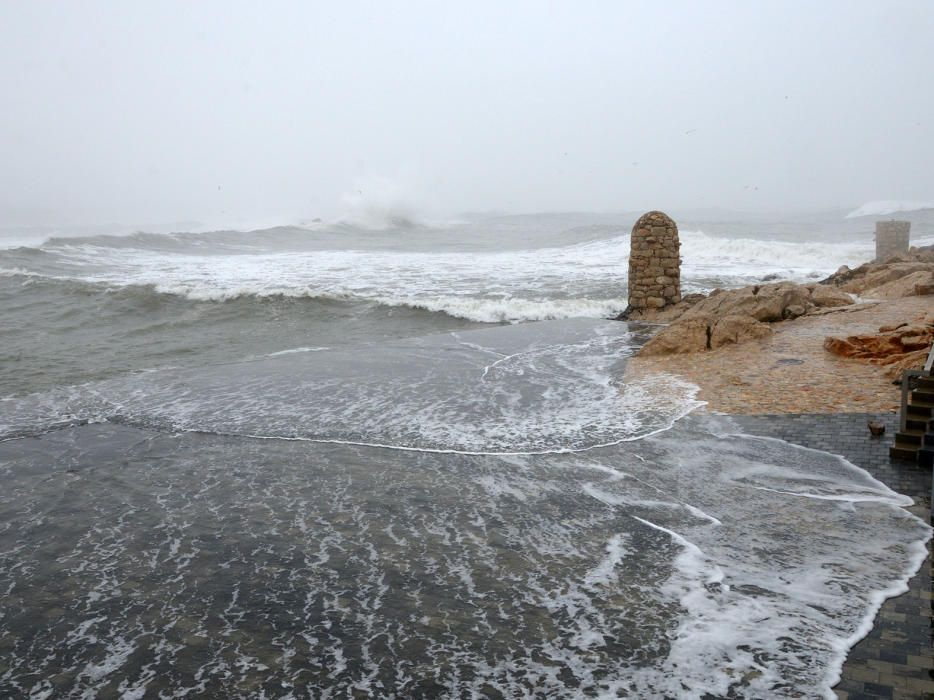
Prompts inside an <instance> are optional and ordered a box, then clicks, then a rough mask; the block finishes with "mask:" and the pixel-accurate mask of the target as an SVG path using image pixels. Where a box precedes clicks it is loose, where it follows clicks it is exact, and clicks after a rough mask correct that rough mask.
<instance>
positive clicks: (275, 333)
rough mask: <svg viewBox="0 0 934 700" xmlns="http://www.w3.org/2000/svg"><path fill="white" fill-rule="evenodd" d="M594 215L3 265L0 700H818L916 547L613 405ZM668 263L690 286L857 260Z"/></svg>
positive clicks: (732, 452)
mask: <svg viewBox="0 0 934 700" xmlns="http://www.w3.org/2000/svg"><path fill="white" fill-rule="evenodd" d="M584 218H585V220H584V221H580V220H579V219H580V217H578V219H574V218H573V217H571V218H570V220H569V219H568V218H567V217H565V218H562V217H551V218H549V217H540V219H541V220H539V221H537V222H533V223H529V221H528V220H519V221H515V220H506V221H505V222H504V221H498V222H497V223H496V224H495V225H493V224H491V225H490V226H491V227H492V229H493V230H492V232H490V231H489V230H487V229H484V228H483V226H482V225H480V224H471V225H472V226H474V227H475V228H474V229H470V230H473V231H475V232H479V233H477V235H475V236H473V237H471V238H470V239H469V240H467V241H464V240H451V238H452V237H455V234H454V233H452V230H455V229H456V227H454V228H448V229H444V230H443V231H442V230H426V229H424V228H418V227H415V228H414V229H412V230H394V231H392V232H391V233H390V232H372V231H371V232H366V231H357V230H348V229H346V228H344V229H339V228H327V229H326V230H322V231H318V232H315V231H308V230H301V229H281V230H274V231H267V232H258V233H253V234H231V233H227V234H199V235H190V236H186V235H175V236H158V235H149V234H146V235H137V236H129V237H101V236H96V237H92V238H86V239H58V240H53V241H50V242H48V243H46V244H45V245H42V246H41V247H32V248H17V249H10V250H6V251H0V268H3V269H4V270H6V272H5V273H3V276H2V277H0V297H2V298H0V300H2V301H3V303H4V306H3V307H2V308H3V311H0V318H2V320H3V325H2V326H0V333H2V340H3V357H2V364H0V387H2V388H0V395H4V394H5V395H6V398H5V399H2V400H0V484H2V486H3V488H2V490H0V591H3V594H4V597H3V600H2V602H0V695H8V696H13V697H16V696H25V697H35V698H51V697H98V696H103V697H106V696H120V697H128V698H134V697H139V698H142V697H186V696H188V697H248V698H252V697H267V698H287V697H315V698H317V697H400V698H401V697H458V698H459V697H506V698H513V697H578V696H605V697H636V698H644V697H672V698H681V697H697V698H700V697H749V698H761V697H783V696H787V697H802V696H803V697H816V696H827V695H828V694H829V692H830V691H829V688H830V685H831V684H832V683H833V682H834V680H835V677H836V674H837V672H838V669H839V666H840V664H841V663H842V660H843V657H844V655H845V652H846V650H847V649H848V648H849V646H851V645H852V644H853V643H854V642H855V641H856V640H857V639H858V638H859V637H860V636H861V635H862V634H864V633H865V632H866V631H867V625H868V624H869V623H870V621H871V618H872V615H873V614H874V611H875V610H876V608H877V607H878V605H879V604H880V603H881V601H882V600H883V599H884V597H886V596H887V595H891V594H893V593H895V592H897V591H898V590H900V587H901V586H903V585H904V582H905V581H906V580H907V578H908V577H909V576H910V575H911V573H912V572H913V571H914V570H916V569H917V567H918V566H919V564H920V561H921V559H922V558H923V556H924V552H925V547H924V543H925V541H926V540H927V538H928V537H929V528H928V526H927V525H925V524H924V523H922V522H921V521H920V520H918V519H917V518H915V517H913V516H911V515H910V514H908V513H907V511H905V510H904V508H903V507H902V506H904V505H906V504H907V503H909V502H910V501H909V500H908V499H906V498H905V497H902V496H900V495H898V494H895V493H893V492H892V491H890V490H889V489H888V488H886V487H885V486H884V485H882V484H881V483H879V482H877V481H875V480H873V479H872V478H871V477H869V476H868V475H867V474H866V473H865V472H864V471H862V470H860V469H858V468H856V467H854V466H853V465H850V464H848V463H846V462H845V461H844V460H842V459H840V458H837V457H834V456H831V455H827V454H824V453H820V452H815V451H811V450H805V449H802V448H798V447H794V446H791V445H788V444H786V443H783V442H780V441H774V440H767V439H762V438H753V437H750V436H744V435H739V434H736V430H735V428H734V426H732V425H731V424H730V422H729V421H728V420H727V419H725V418H717V417H711V416H704V415H698V414H697V413H696V412H695V413H692V411H694V409H695V408H696V407H697V406H698V402H697V401H696V400H695V399H694V388H693V387H691V386H690V385H687V384H685V383H684V382H681V381H679V380H677V379H675V378H673V377H660V378H658V379H657V380H656V381H654V382H651V383H648V382H643V383H628V384H627V383H623V381H622V373H623V370H624V367H625V362H626V359H627V358H628V357H629V356H630V355H631V354H632V352H633V351H634V350H635V349H636V348H637V347H638V346H639V345H640V344H641V343H642V342H644V341H645V339H646V338H647V337H648V334H649V333H651V328H647V327H639V326H635V325H627V324H623V323H617V322H608V321H605V320H603V318H602V317H604V316H606V315H609V314H611V313H613V312H615V311H617V310H619V308H621V306H624V305H625V299H623V298H621V297H620V294H621V289H623V288H624V286H625V278H624V277H621V271H624V270H625V252H626V248H627V247H628V242H627V239H626V237H625V234H624V233H623V232H622V230H623V229H624V228H626V227H625V226H624V225H621V224H617V225H614V224H613V223H612V222H607V221H603V220H601V221H594V220H592V218H593V217H591V219H586V217H584ZM463 226H466V224H464V225H463ZM484 231H486V233H485V234H484V233H483V232H484ZM455 232H456V233H460V234H463V233H464V229H456V231H455ZM481 234H482V235H481ZM444 236H447V237H448V238H445V237H444ZM692 237H693V238H692ZM531 239H534V240H535V241H537V242H538V247H534V246H531V245H530V242H529V241H530V240H531ZM684 239H685V241H686V243H685V246H686V251H685V257H686V258H687V257H688V255H689V254H690V255H693V258H694V260H693V262H689V261H688V260H686V283H687V285H688V286H689V287H691V286H692V285H693V287H694V288H705V287H708V286H715V285H727V284H737V283H741V282H743V281H746V280H752V279H758V278H759V277H761V276H762V275H765V274H776V273H781V274H783V275H785V276H791V277H794V276H798V277H800V278H805V279H807V278H812V277H813V276H815V275H819V274H823V273H824V272H825V271H827V270H828V268H830V269H832V268H833V267H835V266H836V265H839V264H840V263H841V262H847V261H848V260H847V259H846V255H850V256H851V257H852V258H854V259H853V260H852V262H859V259H857V258H859V257H860V256H862V255H863V254H864V252H865V250H866V249H867V247H868V245H869V244H868V243H867V240H865V239H854V240H850V241H843V242H841V241H824V242H817V243H813V242H811V243H808V244H806V245H805V244H802V242H801V241H800V240H799V241H788V242H786V243H784V244H783V243H781V242H778V243H776V242H774V241H764V242H763V241H761V240H760V239H757V238H756V237H754V236H752V235H750V236H748V237H746V238H737V237H733V238H722V237H721V238H716V237H713V236H708V235H707V234H702V233H689V232H688V233H686V234H685V237H684ZM348 241H349V242H351V243H353V245H350V244H349V243H348ZM692 241H693V242H692ZM692 245H693V246H695V247H694V250H695V252H696V254H691V253H689V252H688V251H689V250H690V249H691V248H690V247H691V246H692ZM782 245H784V246H785V247H784V248H782ZM808 246H811V247H808ZM776 251H780V252H781V254H782V255H781V257H780V259H777V258H776ZM820 254H823V255H824V256H825V258H826V259H820V257H819V256H820ZM831 255H832V256H834V257H833V258H832V259H831ZM705 256H706V257H705ZM744 256H745V257H744ZM795 256H797V257H795ZM841 256H842V257H843V258H844V259H841ZM588 317H589V318H588ZM29 319H31V320H32V321H33V323H32V324H28V323H26V321H27V320H29ZM541 319H551V320H541ZM533 320H536V321H537V322H531V321H533ZM504 321H513V322H516V321H526V322H524V323H511V324H508V323H507V324H504V323H503V322H504Z"/></svg>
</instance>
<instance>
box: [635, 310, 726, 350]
mask: <svg viewBox="0 0 934 700" xmlns="http://www.w3.org/2000/svg"><path fill="white" fill-rule="evenodd" d="M712 323H713V319H712V318H711V317H709V316H695V317H694V318H690V319H684V320H681V321H678V322H677V323H673V324H671V325H670V326H668V327H667V328H664V329H662V330H661V331H659V332H658V333H657V334H656V335H654V336H653V337H652V339H651V340H649V342H648V343H646V344H645V345H644V346H643V347H642V349H641V350H640V351H639V354H640V355H645V356H652V355H677V354H680V353H687V352H703V351H704V350H708V349H709V348H710V337H711V328H710V327H711V324H712Z"/></svg>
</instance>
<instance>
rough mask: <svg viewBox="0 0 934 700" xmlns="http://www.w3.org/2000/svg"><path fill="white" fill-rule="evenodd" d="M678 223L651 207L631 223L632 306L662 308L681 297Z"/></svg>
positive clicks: (630, 285) (630, 272) (630, 304)
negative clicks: (650, 209) (651, 209)
mask: <svg viewBox="0 0 934 700" xmlns="http://www.w3.org/2000/svg"><path fill="white" fill-rule="evenodd" d="M680 248H681V243H680V241H679V240H678V226H677V225H676V224H675V222H674V221H672V220H671V218H670V217H669V216H668V215H667V214H663V213H662V212H660V211H650V212H648V213H647V214H643V215H642V216H641V217H640V218H639V220H638V221H637V222H636V224H635V226H633V227H632V242H631V248H630V252H629V309H630V310H633V311H642V310H647V309H662V308H664V307H666V306H668V305H670V304H677V303H678V302H679V301H681V258H680V255H679V251H680Z"/></svg>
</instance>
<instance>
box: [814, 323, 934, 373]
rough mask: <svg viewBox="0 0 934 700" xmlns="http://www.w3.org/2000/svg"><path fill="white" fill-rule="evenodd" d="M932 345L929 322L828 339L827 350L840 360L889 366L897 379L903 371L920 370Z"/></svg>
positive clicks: (933, 334)
mask: <svg viewBox="0 0 934 700" xmlns="http://www.w3.org/2000/svg"><path fill="white" fill-rule="evenodd" d="M884 329H885V330H884ZM932 343H934V323H928V322H927V320H925V321H923V322H922V323H920V324H918V323H914V324H908V323H902V324H897V325H895V324H891V325H888V326H883V327H882V328H880V332H879V333H870V334H865V335H851V336H848V337H846V338H834V337H828V338H825V339H824V349H825V350H826V351H827V352H830V353H832V354H834V355H838V356H840V357H848V358H852V359H856V360H862V361H863V362H869V363H871V364H874V365H883V366H887V367H888V374H889V375H890V376H893V377H895V376H899V375H900V374H901V371H902V370H903V369H909V368H913V367H920V366H921V365H922V364H923V363H924V360H925V358H926V357H927V354H928V351H929V349H930V347H931V344H932Z"/></svg>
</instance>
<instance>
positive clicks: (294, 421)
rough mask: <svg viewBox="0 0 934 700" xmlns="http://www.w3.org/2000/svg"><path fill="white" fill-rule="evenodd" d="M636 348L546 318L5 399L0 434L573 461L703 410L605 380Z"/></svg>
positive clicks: (666, 391)
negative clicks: (114, 430) (85, 428)
mask: <svg viewBox="0 0 934 700" xmlns="http://www.w3.org/2000/svg"><path fill="white" fill-rule="evenodd" d="M634 342H635V341H634V340H633V338H632V336H631V333H630V331H629V329H628V327H627V326H626V325H625V324H621V323H613V322H598V323H594V322H592V321H554V322H548V323H544V324H537V325H534V326H512V327H504V328H501V329H491V330H484V331H471V332H464V333H460V334H457V335H445V336H428V337H426V338H422V339H412V340H403V341H393V342H392V343H382V344H380V346H379V348H378V351H375V349H374V348H373V347H372V346H367V345H364V346H360V347H358V348H356V349H343V350H336V351H328V350H318V351H316V352H293V353H288V354H277V355H276V356H271V357H267V358H265V359H262V358H261V359H254V360H251V361H249V362H244V363H240V364H238V365H236V367H237V369H236V371H232V370H231V366H230V365H225V366H218V367H203V368H198V369H196V370H165V371H157V372H150V373H146V374H142V375H136V376H133V377H131V378H120V379H115V380H107V381H104V382H98V383H92V384H89V385H86V386H84V387H74V388H70V389H68V390H62V391H56V392H50V393H47V394H40V395H35V396H31V397H23V398H20V399H12V400H8V401H6V402H4V403H5V404H6V405H7V406H9V407H10V408H9V410H8V411H6V412H5V413H6V415H5V416H4V420H3V424H2V425H0V437H4V436H11V435H17V434H20V435H21V434H28V433H29V429H30V426H32V427H33V428H34V430H39V431H40V432H41V430H42V429H43V426H45V428H52V427H56V426H61V425H68V424H73V423H75V422H81V421H88V420H90V419H100V418H101V417H102V416H103V417H107V416H112V417H114V418H115V419H118V420H120V421H123V422H130V423H133V424H135V425H142V426H145V427H153V428H157V429H160V430H165V431H172V432H180V431H197V432H210V433H216V434H222V435H229V436H233V435H239V436H243V437H251V438H263V439H283V440H306V441H310V442H331V443H335V444H347V445H361V446H371V447H384V448H393V449H404V450H413V451H435V452H439V453H460V454H545V453H570V452H577V451H581V450H587V449H592V448H594V447H598V446H606V445H612V444H616V443H619V442H621V441H626V440H636V439H639V438H641V437H644V436H646V435H649V434H652V433H654V432H657V431H659V430H665V429H667V428H668V427H670V426H671V425H672V424H673V423H674V422H676V421H677V420H679V419H680V418H681V417H683V416H685V415H687V414H689V413H690V412H691V411H693V410H694V409H695V408H697V407H698V406H699V405H701V402H699V401H697V400H696V398H695V395H696V392H697V387H695V386H694V385H691V384H689V383H687V382H684V381H683V380H681V379H678V378H676V377H673V376H664V377H658V378H654V379H653V380H652V381H647V380H646V381H634V382H628V383H626V384H623V385H617V383H616V380H615V373H616V372H617V371H618V369H619V364H620V363H621V362H623V361H624V360H625V359H626V358H627V357H628V356H629V355H631V354H632V352H633V350H634V348H635V345H634ZM498 343H499V344H498ZM503 343H505V345H503ZM492 358H496V359H495V360H494V361H493V362H491V361H490V360H491V359H492Z"/></svg>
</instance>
